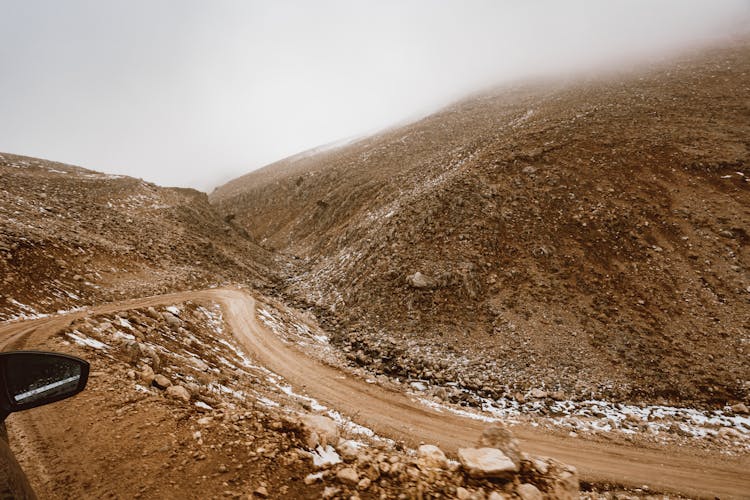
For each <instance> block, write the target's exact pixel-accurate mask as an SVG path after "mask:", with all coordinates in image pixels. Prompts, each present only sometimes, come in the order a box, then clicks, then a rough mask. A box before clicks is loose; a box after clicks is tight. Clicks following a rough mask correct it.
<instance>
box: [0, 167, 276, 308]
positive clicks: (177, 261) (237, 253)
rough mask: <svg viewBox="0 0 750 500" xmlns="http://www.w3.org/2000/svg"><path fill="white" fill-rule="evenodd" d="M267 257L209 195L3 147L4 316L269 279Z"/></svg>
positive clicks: (0, 300)
mask: <svg viewBox="0 0 750 500" xmlns="http://www.w3.org/2000/svg"><path fill="white" fill-rule="evenodd" d="M270 263H271V260H270V257H269V255H268V253H267V252H265V251H264V250H262V249H261V248H259V247H258V246H256V245H254V244H253V243H251V242H250V241H248V240H247V238H245V237H244V236H243V235H242V234H241V231H238V230H236V229H235V228H234V227H233V226H231V225H230V224H228V223H226V222H225V221H224V220H223V219H222V218H221V217H219V216H218V215H217V214H216V212H215V211H214V210H213V208H212V207H211V206H210V205H209V204H208V200H207V198H206V195H205V194H204V193H200V192H198V191H194V190H190V189H176V188H174V189H172V188H161V187H158V186H155V185H153V184H150V183H147V182H144V181H142V180H139V179H133V178H130V177H124V176H112V175H106V174H101V173H98V172H93V171H90V170H85V169H82V168H79V167H72V166H69V165H63V164H60V163H55V162H48V161H45V160H38V159H34V158H27V157H22V156H15V155H10V154H2V155H0V320H3V319H9V318H13V317H19V316H28V315H33V314H37V313H49V312H54V311H56V310H58V309H61V308H68V307H72V306H80V305H82V304H85V303H91V302H99V301H109V300H115V299H121V298H124V297H129V296H143V295H147V294H149V293H157V292H164V291H167V290H175V289H184V288H194V287H203V286H206V285H209V284H212V283H219V282H222V281H232V282H254V283H256V284H257V285H258V286H263V283H264V280H265V278H263V277H264V276H268V275H269V271H268V269H269V267H268V266H269V264H270Z"/></svg>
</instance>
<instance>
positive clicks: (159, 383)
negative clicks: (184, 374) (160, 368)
mask: <svg viewBox="0 0 750 500" xmlns="http://www.w3.org/2000/svg"><path fill="white" fill-rule="evenodd" d="M154 385H155V386H156V387H158V388H159V389H162V390H163V389H166V388H167V387H169V386H171V385H172V381H171V380H169V379H168V378H167V377H165V376H164V375H162V374H159V375H156V376H155V377H154Z"/></svg>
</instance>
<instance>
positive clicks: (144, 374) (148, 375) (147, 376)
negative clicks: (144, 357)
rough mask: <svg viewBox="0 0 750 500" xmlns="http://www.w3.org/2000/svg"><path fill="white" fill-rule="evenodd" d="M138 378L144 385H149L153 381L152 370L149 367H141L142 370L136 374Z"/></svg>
mask: <svg viewBox="0 0 750 500" xmlns="http://www.w3.org/2000/svg"><path fill="white" fill-rule="evenodd" d="M138 377H139V378H140V379H141V380H142V381H143V383H144V384H146V385H147V386H148V385H151V384H152V383H153V381H154V377H155V375H154V370H153V368H151V367H150V366H149V365H146V366H144V367H143V370H141V371H140V373H138Z"/></svg>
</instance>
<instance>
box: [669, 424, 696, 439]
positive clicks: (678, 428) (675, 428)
mask: <svg viewBox="0 0 750 500" xmlns="http://www.w3.org/2000/svg"><path fill="white" fill-rule="evenodd" d="M667 430H668V431H669V432H671V433H672V434H677V435H678V436H683V437H691V436H692V434H690V433H689V432H688V431H686V430H684V429H683V428H682V427H681V426H680V424H678V423H673V424H672V425H670V426H669V429H667Z"/></svg>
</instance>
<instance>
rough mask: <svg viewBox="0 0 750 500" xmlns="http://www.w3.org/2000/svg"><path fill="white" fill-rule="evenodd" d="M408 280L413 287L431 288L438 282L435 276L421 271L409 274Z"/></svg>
mask: <svg viewBox="0 0 750 500" xmlns="http://www.w3.org/2000/svg"><path fill="white" fill-rule="evenodd" d="M406 282H407V283H408V284H409V286H411V287H412V288H421V289H431V288H436V287H437V283H436V282H435V280H434V279H433V278H431V277H429V276H427V275H425V274H422V273H420V272H419V271H417V272H416V273H414V274H412V275H411V276H407V278H406Z"/></svg>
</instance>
